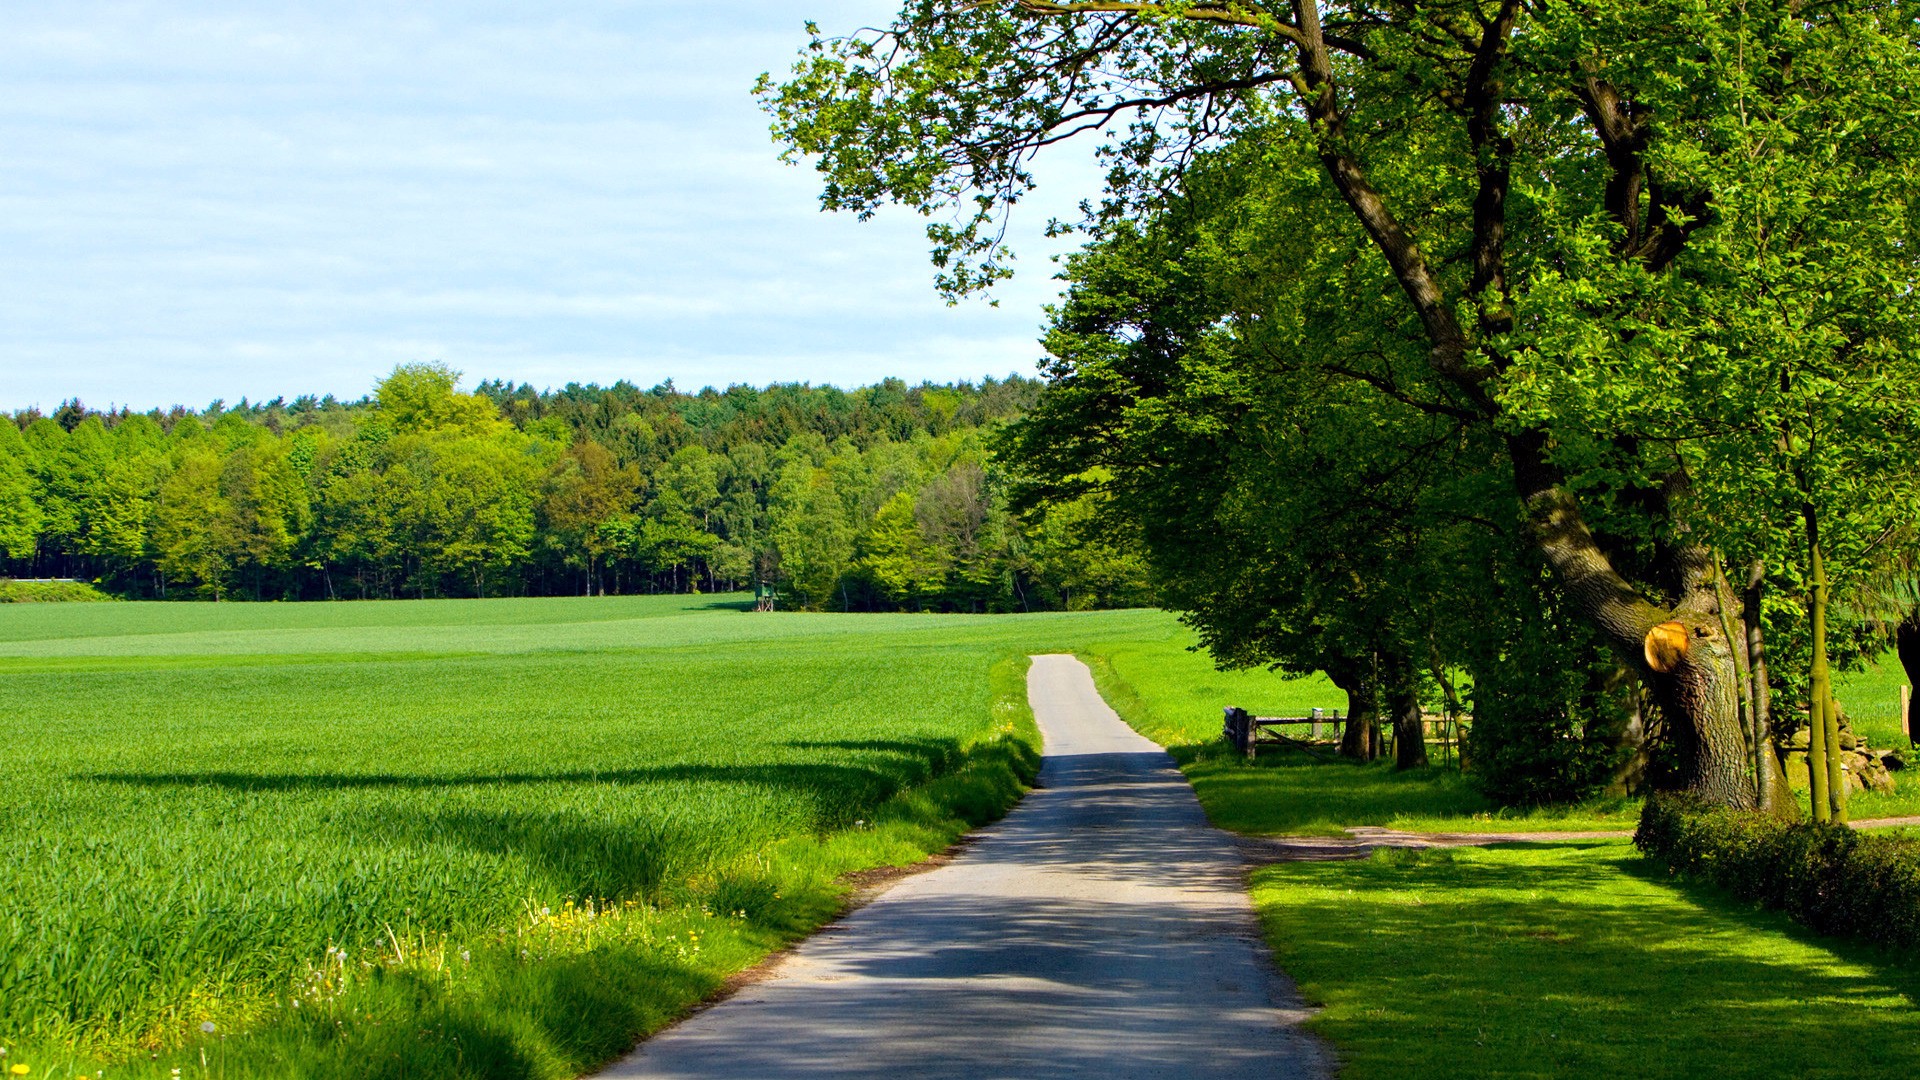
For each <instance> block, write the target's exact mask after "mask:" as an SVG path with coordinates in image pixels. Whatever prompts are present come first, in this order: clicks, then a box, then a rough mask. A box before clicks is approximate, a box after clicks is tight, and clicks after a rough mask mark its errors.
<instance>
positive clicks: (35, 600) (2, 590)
mask: <svg viewBox="0 0 1920 1080" xmlns="http://www.w3.org/2000/svg"><path fill="white" fill-rule="evenodd" d="M111 599H113V597H111V596H108V595H107V594H106V593H103V592H101V591H100V590H99V589H96V588H94V587H93V586H91V585H89V584H87V583H86V582H84V581H15V580H13V579H11V578H0V604H44V603H63V602H64V603H71V602H76V601H81V602H84V601H96V600H111Z"/></svg>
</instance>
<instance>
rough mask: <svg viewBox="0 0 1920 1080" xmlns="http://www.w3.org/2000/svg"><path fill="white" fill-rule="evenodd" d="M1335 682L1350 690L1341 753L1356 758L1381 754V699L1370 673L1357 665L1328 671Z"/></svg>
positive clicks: (1363, 758)
mask: <svg viewBox="0 0 1920 1080" xmlns="http://www.w3.org/2000/svg"><path fill="white" fill-rule="evenodd" d="M1327 677H1328V678H1329V679H1332V680H1333V685H1335V686H1337V687H1339V688H1340V689H1342V690H1344V691H1346V693H1347V727H1346V730H1345V731H1343V732H1341V734H1340V753H1341V755H1342V756H1343V757H1350V758H1353V759H1354V760H1356V761H1372V760H1373V759H1374V758H1376V757H1378V756H1380V739H1379V735H1378V731H1379V725H1380V699H1379V694H1378V691H1377V689H1376V687H1375V686H1374V682H1373V678H1372V677H1371V673H1369V672H1365V671H1363V670H1361V668H1360V667H1359V666H1358V665H1356V666H1354V667H1351V668H1341V669H1340V670H1338V671H1331V670H1330V671H1328V672H1327Z"/></svg>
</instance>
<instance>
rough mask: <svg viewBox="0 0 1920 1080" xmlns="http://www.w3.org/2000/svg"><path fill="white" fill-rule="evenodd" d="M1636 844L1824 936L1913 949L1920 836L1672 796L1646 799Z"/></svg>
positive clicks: (1919, 900)
mask: <svg viewBox="0 0 1920 1080" xmlns="http://www.w3.org/2000/svg"><path fill="white" fill-rule="evenodd" d="M1633 843H1634V846H1636V847H1638V848H1639V849H1640V850H1641V851H1642V852H1644V853H1646V855H1647V857H1648V858H1651V859H1653V860H1655V861H1656V862H1659V863H1660V864H1662V865H1664V866H1665V867H1666V868H1667V872H1668V873H1670V874H1675V875H1679V876H1683V877H1689V878H1694V879H1698V880H1701V881H1706V882H1710V883H1712V884H1714V885H1718V886H1720V887H1721V888H1723V889H1726V890H1728V891H1729V892H1732V893H1734V894H1735V895H1738V896H1741V897H1744V898H1745V899H1748V900H1755V901H1758V902H1759V903H1760V904H1762V905H1764V906H1766V907H1770V908H1774V909H1775V910H1778V911H1784V912H1786V913H1787V914H1788V915H1789V916H1791V917H1792V918H1793V919H1794V921H1796V922H1799V923H1801V924H1803V925H1805V926H1808V927H1811V928H1813V929H1815V930H1818V931H1820V932H1821V933H1824V934H1835V935H1844V936H1847V937H1854V938H1859V939H1861V940H1863V941H1871V942H1875V943H1878V944H1881V945H1887V946H1891V947H1893V948H1896V949H1912V948H1914V947H1916V946H1920V842H1916V841H1914V840H1911V839H1907V838H1904V837H1896V836H1875V835H1869V834H1865V833H1858V832H1855V831H1854V830H1852V829H1850V828H1848V827H1847V826H1845V825H1820V824H1815V823H1813V822H1799V823H1790V822H1785V821H1780V820H1777V819H1774V818H1768V817H1764V816H1762V815H1759V814H1753V813H1748V812H1743V811H1737V810H1728V809H1725V808H1723V807H1714V806H1708V805H1707V804H1705V803H1702V802H1700V801H1698V800H1696V799H1691V798H1687V797H1684V796H1670V795H1669V796H1659V797H1656V798H1653V799H1649V800H1647V806H1646V809H1645V810H1643V811H1642V812H1641V815H1640V828H1639V831H1637V832H1635V833H1634V836H1633Z"/></svg>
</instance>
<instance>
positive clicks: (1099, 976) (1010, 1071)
mask: <svg viewBox="0 0 1920 1080" xmlns="http://www.w3.org/2000/svg"><path fill="white" fill-rule="evenodd" d="M1027 692H1028V695H1029V697H1030V699H1031V701H1032V702H1033V711H1034V715H1035V716H1036V717H1037V718H1038V719H1039V722H1040V729H1041V731H1042V732H1043V733H1044V735H1045V737H1046V759H1045V763H1044V765H1043V766H1042V768H1041V773H1040V786H1039V787H1038V788H1037V789H1036V790H1034V791H1033V792H1032V793H1031V794H1029V795H1028V796H1027V797H1026V799H1025V800H1024V801H1023V802H1021V804H1020V805H1019V806H1018V807H1016V808H1015V809H1014V810H1013V812H1012V813H1010V814H1008V815H1007V817H1006V818H1005V819H1004V820H1002V821H1001V822H999V823H998V824H996V825H993V826H991V827H989V828H987V829H985V830H982V832H981V833H980V834H979V838H978V840H977V841H976V842H975V843H973V844H972V845H970V846H969V847H968V848H967V849H966V850H965V851H964V852H963V853H962V854H961V855H960V856H959V857H958V858H956V859H955V860H954V861H953V862H952V863H950V864H949V865H946V866H943V867H941V868H939V869H937V870H933V871H930V872H928V873H925V874H921V875H918V876H915V877H909V878H907V879H905V880H904V881H902V882H901V883H900V884H899V885H897V886H895V887H894V888H893V889H891V890H890V891H888V892H886V893H885V894H883V895H882V896H880V897H879V898H878V899H876V900H875V901H874V902H873V903H871V904H869V905H867V906H866V907H863V908H861V909H859V910H858V911H855V912H853V913H852V914H851V915H849V916H848V917H847V918H845V919H843V920H842V921H840V922H839V923H836V924H835V925H833V926H831V927H829V928H828V929H827V930H826V931H825V932H823V933H821V934H819V935H818V936H816V937H815V938H813V939H812V940H810V941H808V942H806V943H805V944H803V945H801V946H800V947H799V948H798V949H796V950H795V951H794V952H793V953H792V954H791V955H790V956H789V957H788V958H787V959H786V960H785V962H783V963H782V964H781V965H780V968H779V970H778V971H777V972H776V973H775V974H774V975H773V976H772V977H771V978H769V979H767V980H765V981H762V982H759V983H756V984H753V985H750V986H748V987H746V988H745V989H743V990H742V991H741V992H740V993H739V994H737V995H736V996H734V997H733V998H731V999H729V1000H727V1001H724V1002H722V1003H720V1004H719V1005H716V1006H714V1007H713V1008H711V1009H708V1010H706V1011H705V1012H702V1013H699V1014H697V1015H696V1016H694V1017H692V1018H691V1019H689V1020H687V1021H686V1022H685V1023H683V1024H681V1025H680V1026H678V1027H675V1028H672V1029H670V1030H668V1031H666V1032H663V1033H661V1034H660V1035H659V1036H657V1037H655V1038H654V1039H652V1040H650V1041H649V1042H647V1043H645V1044H643V1045H642V1046H641V1048H640V1049H639V1050H638V1051H636V1052H635V1053H634V1054H633V1055H632V1056H631V1057H629V1058H627V1059H626V1060H624V1061H622V1062H621V1063H619V1064H618V1065H616V1066H614V1067H613V1068H612V1069H611V1070H609V1071H608V1072H607V1073H605V1074H604V1075H605V1076H608V1077H616V1078H631V1077H704V1078H721V1077H725V1078H741V1080H746V1078H754V1080H766V1078H778V1077H827V1076H832V1077H885V1078H888V1080H908V1078H915V1080H917V1078H922V1077H968V1078H972V1077H1051V1076H1098V1077H1101V1078H1103V1080H1105V1078H1114V1080H1117V1078H1121V1077H1202V1078H1216V1077H1217V1078H1229V1077H1235V1078H1237V1077H1261V1078H1274V1080H1290V1078H1318V1077H1325V1076H1327V1075H1328V1074H1329V1071H1330V1070H1329V1067H1328V1063H1327V1056H1326V1054H1325V1053H1324V1051H1322V1049H1321V1048H1320V1046H1319V1044H1318V1043H1317V1042H1316V1041H1314V1040H1313V1039H1312V1038H1311V1037H1310V1036H1308V1035H1307V1034H1305V1033H1304V1032H1302V1031H1301V1030H1300V1028H1299V1027H1298V1026H1297V1024H1298V1021H1299V1020H1300V1019H1301V1017H1302V1015H1303V1010H1302V1009H1301V1007H1300V1004H1299V1002H1298V1000H1297V999H1296V998H1295V997H1294V994H1293V991H1292V987H1291V984H1290V983H1288V982H1287V981H1286V980H1285V979H1284V978H1283V977H1281V976H1278V975H1276V974H1275V973H1274V972H1273V970H1272V967H1271V964H1270V962H1269V960H1268V957H1267V951H1266V947H1265V946H1264V945H1263V944H1262V942H1261V941H1260V938H1259V934H1258V930H1257V928H1256V926H1255V924H1254V918H1253V912H1252V908H1251V906H1250V904H1249V903H1248V901H1247V898H1246V893H1245V891H1244V882H1243V877H1242V863H1241V855H1240V853H1239V850H1238V848H1237V847H1236V846H1235V844H1234V842H1233V840H1232V839H1231V838H1230V837H1228V836H1227V835H1226V834H1224V833H1221V832H1218V831H1216V830H1215V829H1213V828H1212V827H1211V826H1209V825H1208V824H1207V821H1206V818H1205V816H1204V815H1203V814H1202V813H1201V811H1200V805H1199V803H1198V802H1196V801H1195V800H1194V797H1193V791H1192V789H1191V788H1190V787H1188V786H1187V783H1186V780H1185V779H1184V778H1183V777H1182V776H1181V775H1180V773H1179V772H1178V771H1177V770H1175V769H1174V767H1173V762H1172V761H1171V759H1169V758H1168V757H1167V755H1166V753H1165V752H1164V751H1162V750H1161V749H1160V747H1158V746H1156V745H1155V744H1153V743H1152V742H1149V741H1148V740H1146V739H1145V738H1142V737H1141V736H1139V735H1137V734H1135V733H1134V732H1133V730H1132V729H1130V728H1128V727H1127V726H1126V725H1125V724H1124V723H1122V722H1121V721H1120V718H1119V717H1117V716H1115V715H1114V713H1113V710H1112V709H1109V708H1108V707H1107V704H1106V702H1104V701H1102V700H1101V699H1100V695H1099V694H1098V693H1097V692H1096V691H1095V690H1094V686H1093V679H1092V677H1091V676H1090V675H1089V673H1088V671H1087V669H1086V667H1085V665H1083V664H1081V663H1080V662H1079V661H1078V660H1075V659H1074V658H1073V657H1071V656H1040V657H1035V658H1034V661H1033V668H1032V670H1031V672H1030V673H1029V674H1028V676H1027Z"/></svg>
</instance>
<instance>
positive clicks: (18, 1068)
mask: <svg viewBox="0 0 1920 1080" xmlns="http://www.w3.org/2000/svg"><path fill="white" fill-rule="evenodd" d="M7 1071H8V1072H10V1073H12V1074H13V1075H15V1076H25V1075H27V1074H28V1073H30V1072H32V1071H33V1070H32V1069H29V1068H27V1067H26V1066H25V1065H15V1066H13V1067H12V1068H10V1069H8V1070H7Z"/></svg>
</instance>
